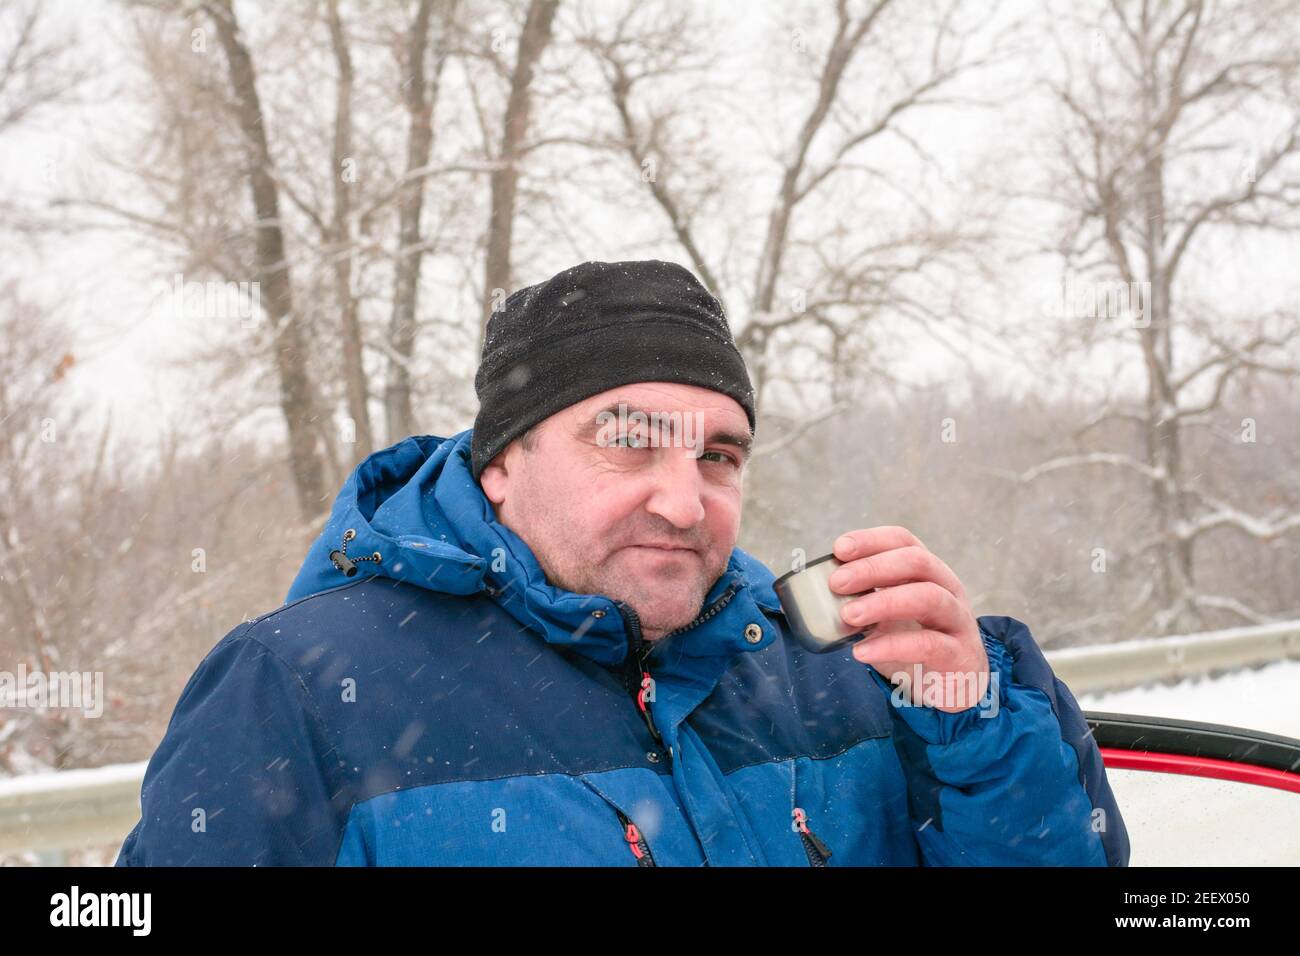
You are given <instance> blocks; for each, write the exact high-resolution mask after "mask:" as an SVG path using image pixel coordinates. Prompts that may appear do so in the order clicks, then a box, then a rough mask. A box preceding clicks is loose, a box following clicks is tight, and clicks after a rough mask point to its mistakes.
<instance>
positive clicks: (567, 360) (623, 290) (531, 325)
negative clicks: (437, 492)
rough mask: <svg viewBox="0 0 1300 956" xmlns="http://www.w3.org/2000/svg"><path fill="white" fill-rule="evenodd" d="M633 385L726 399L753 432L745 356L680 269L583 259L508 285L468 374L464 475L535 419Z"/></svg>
mask: <svg viewBox="0 0 1300 956" xmlns="http://www.w3.org/2000/svg"><path fill="white" fill-rule="evenodd" d="M634 382H680V383H682V384H684V385H698V386H700V387H702V388H708V389H712V390H713V391H716V392H721V393H722V394H724V395H729V396H731V397H732V398H734V399H735V400H736V401H737V402H738V403H739V404H740V405H741V406H742V407H743V408H744V409H745V414H746V415H748V416H749V428H750V432H751V433H752V432H753V431H754V429H755V421H754V389H753V386H751V385H750V383H749V373H748V372H747V371H746V369H745V360H744V359H743V358H742V357H741V355H740V351H739V349H737V348H736V343H735V340H734V339H733V338H732V336H731V329H730V327H729V326H728V325H727V318H726V316H725V315H723V313H722V306H721V305H720V304H719V302H718V300H717V299H716V298H714V297H713V296H712V295H710V294H709V291H708V290H707V289H705V288H704V286H703V285H702V284H701V283H700V281H699V280H698V279H697V278H695V276H694V275H692V274H691V272H690V271H689V270H687V269H685V268H683V267H682V266H680V265H677V264H676V263H674V262H661V261H659V260H657V259H650V260H645V261H637V262H584V263H582V264H580V265H576V266H574V267H573V268H571V269H566V270H565V271H563V272H561V273H560V274H559V275H556V276H554V277H552V278H550V279H548V280H547V281H545V282H539V283H538V284H537V285H530V286H526V287H525V288H523V289H520V290H518V291H517V292H515V293H513V294H512V295H511V296H510V297H509V298H507V299H506V300H505V302H504V303H502V305H501V307H500V308H499V309H497V310H496V311H494V312H493V313H492V315H491V317H490V318H489V319H488V324H487V335H486V336H485V339H484V343H483V355H482V358H481V360H480V362H479V367H478V373H477V374H476V375H475V376H474V390H475V391H476V392H477V393H478V398H479V411H478V417H477V418H476V419H475V420H474V436H473V441H472V443H471V449H470V451H471V458H472V466H473V472H474V477H475V478H476V479H477V478H478V477H479V475H480V474H482V472H483V469H484V468H485V467H487V464H488V462H490V461H491V460H492V459H493V458H495V457H496V455H497V453H498V452H500V451H501V450H502V449H504V448H505V447H506V445H508V444H510V442H511V441H513V440H514V439H515V438H517V437H519V436H520V435H522V434H523V433H524V432H526V431H528V429H530V428H532V427H533V425H535V424H537V423H538V422H540V421H542V420H543V419H546V418H549V417H550V416H551V415H554V414H555V413H556V412H558V411H560V410H561V409H564V408H568V407H569V406H570V405H573V404H575V403H577V402H580V401H582V400H583V399H586V398H590V397H591V396H592V395H598V394H600V393H601V392H604V391H606V390H608V389H611V388H617V387H618V386H619V385H628V384H631V383H634Z"/></svg>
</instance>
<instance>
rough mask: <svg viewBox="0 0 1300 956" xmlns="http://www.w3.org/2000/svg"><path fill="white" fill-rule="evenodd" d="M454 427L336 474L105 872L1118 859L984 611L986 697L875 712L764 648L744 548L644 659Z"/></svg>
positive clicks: (1027, 668)
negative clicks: (294, 567)
mask: <svg viewBox="0 0 1300 956" xmlns="http://www.w3.org/2000/svg"><path fill="white" fill-rule="evenodd" d="M471 434H472V432H471V431H470V430H466V431H463V432H461V433H459V434H457V435H455V436H453V437H451V438H437V437H415V438H408V439H406V440H404V441H402V442H400V443H398V444H397V445H394V446H393V447H391V448H387V449H385V450H383V451H380V452H376V453H375V454H373V455H371V456H370V457H369V458H367V459H366V460H365V461H364V462H362V463H361V465H360V466H359V467H358V468H357V469H356V471H355V472H354V473H353V474H352V476H351V477H350V478H349V479H348V481H347V483H346V484H345V485H344V487H343V490H342V492H341V493H340V494H339V496H338V499H337V501H336V502H335V504H334V508H333V512H332V515H331V517H330V519H329V521H328V523H327V525H326V526H325V529H324V531H323V533H322V534H321V536H320V538H319V540H318V541H317V542H316V543H315V544H314V545H313V547H312V549H311V551H310V553H309V555H308V557H307V560H306V563H305V564H304V565H303V567H302V570H301V572H300V573H299V575H298V577H297V580H295V581H294V583H293V586H292V588H291V590H290V592H289V595H288V603H287V604H285V606H284V607H281V608H280V609H279V610H277V611H273V612H272V613H270V614H267V615H265V616H264V617H260V618H258V619H257V620H254V621H250V622H248V623H245V624H243V625H241V626H239V627H237V628H235V629H234V630H233V631H231V632H230V633H229V634H227V635H226V636H225V637H224V638H223V639H222V640H221V641H220V643H218V644H217V645H216V646H215V647H214V648H213V649H212V651H211V652H210V653H209V654H208V655H207V657H206V658H205V659H204V660H203V662H202V663H201V664H200V665H199V667H198V669H197V670H196V671H195V673H194V675H193V676H192V677H191V678H190V681H189V683H188V684H187V685H186V687H185V689H184V691H183V692H182V693H181V696H180V700H179V701H178V703H177V705H176V709H175V712H174V714H173V715H172V718H171V723H170V725H169V726H168V729H167V732H166V735H165V737H164V738H163V740H162V742H161V744H160V745H159V747H158V749H157V751H156V752H155V753H154V755H153V757H152V759H151V760H150V761H149V765H148V769H147V771H146V774H145V778H144V785H143V789H142V791H141V799H142V813H141V819H140V822H139V823H138V824H137V825H136V826H135V828H134V829H133V830H132V831H131V833H130V834H129V835H128V836H127V838H126V841H125V843H124V845H123V846H122V850H121V853H120V855H119V857H118V860H117V863H118V865H119V866H124V865H125V866H141V865H182V864H216V865H259V866H267V865H284V864H312V865H330V864H333V865H337V866H370V865H394V864H396V865H425V864H428V865H535V864H544V865H593V864H594V865H612V866H633V865H642V866H648V865H658V866H704V865H713V866H754V865H776V866H810V865H811V866H875V865H930V866H939V865H969V864H975V865H1071V866H1074V865H1088V866H1124V865H1127V864H1128V859H1129V842H1128V835H1127V833H1126V831H1125V827H1124V823H1123V820H1122V819H1121V817H1120V813H1119V810H1118V808H1117V807H1116V804H1115V798H1114V796H1113V794H1112V793H1111V788H1110V786H1109V784H1108V782H1107V780H1106V775H1105V772H1104V769H1103V767H1102V760H1101V755H1100V753H1099V752H1098V749H1097V746H1096V744H1095V743H1094V742H1093V740H1092V738H1091V737H1090V736H1089V733H1088V728H1087V726H1086V724H1085V721H1084V718H1083V716H1082V714H1081V712H1080V710H1079V706H1078V704H1077V703H1076V702H1075V699H1074V697H1073V696H1072V695H1071V694H1070V692H1069V690H1067V689H1066V687H1065V685H1064V684H1063V683H1061V681H1059V680H1057V679H1056V678H1055V677H1054V675H1053V674H1052V671H1051V669H1050V668H1049V667H1048V665H1047V662H1046V661H1045V660H1044V658H1043V655H1042V653H1041V652H1040V650H1039V649H1038V647H1037V645H1036V644H1035V642H1034V639H1033V638H1032V637H1031V635H1030V633H1029V631H1028V629H1027V628H1026V627H1025V625H1024V624H1022V623H1020V622H1019V621H1017V620H1014V619H1012V618H1009V617H981V618H980V619H979V623H980V629H981V635H982V639H983V641H984V644H985V647H986V648H987V650H988V655H989V661H990V665H991V666H992V667H993V668H995V669H996V671H997V673H998V681H997V690H996V693H997V701H996V702H994V700H993V697H992V694H993V691H990V694H989V695H988V696H986V698H985V700H984V701H982V702H981V704H980V705H979V706H977V707H972V708H970V709H969V710H966V711H963V712H961V713H956V714H951V713H945V712H942V711H938V710H935V709H932V708H929V707H917V706H907V707H902V706H894V705H893V703H892V702H891V690H892V688H891V685H890V684H889V683H888V681H886V680H885V678H884V677H882V676H881V675H880V674H879V673H877V672H876V671H875V670H874V668H871V667H869V666H867V665H864V664H860V663H858V662H857V661H855V660H854V659H853V657H852V655H851V653H850V652H849V650H848V648H845V649H843V650H841V651H836V652H832V653H828V654H812V653H809V652H807V651H805V650H804V649H803V648H802V647H801V646H800V645H799V644H798V643H796V642H795V641H793V640H792V639H789V638H788V637H787V636H786V630H785V629H786V622H785V618H784V616H783V613H782V611H781V607H780V605H779V603H778V602H777V599H776V595H775V593H774V592H773V590H772V582H773V575H772V573H771V572H770V571H769V570H768V569H767V568H766V567H764V566H763V565H762V564H761V563H760V562H758V561H756V560H755V559H754V558H752V557H751V556H749V555H747V554H746V553H745V552H744V551H742V550H740V549H739V548H737V549H735V551H734V552H733V553H732V556H731V559H730V562H729V565H728V568H727V570H726V572H725V573H724V574H723V575H722V576H721V577H720V578H719V579H718V581H717V582H716V583H715V584H714V585H713V588H712V590H711V591H710V593H709V594H708V596H707V599H706V601H705V605H704V609H703V610H702V613H701V614H700V616H699V618H697V620H696V621H695V622H694V623H693V624H692V625H690V626H688V627H687V628H686V629H684V630H681V631H680V632H679V633H675V634H674V635H671V636H669V637H667V638H664V639H662V640H659V641H655V642H653V643H652V644H644V643H643V642H642V641H641V634H640V630H639V621H638V620H637V618H636V616H635V612H634V611H633V610H632V609H630V608H629V607H627V606H626V605H623V604H621V602H615V601H612V600H611V599H609V598H607V597H604V596H601V595H591V594H575V593H572V592H568V591H564V590H561V589H557V588H555V587H553V586H551V585H550V584H548V583H547V581H546V578H545V576H544V574H543V572H542V570H541V568H540V566H539V565H538V563H537V560H536V559H535V557H534V556H533V554H532V552H531V551H530V549H529V548H528V546H527V545H526V544H525V543H524V541H523V540H522V539H521V538H519V537H518V536H517V535H515V534H514V533H513V532H512V531H510V529H508V528H506V527H505V526H504V525H501V524H499V523H498V522H497V521H496V519H495V515H494V512H493V510H492V507H491V505H490V503H489V502H488V500H487V499H486V497H485V496H484V495H483V492H482V490H481V488H480V486H479V484H478V483H477V482H476V481H475V480H474V478H473V476H472V474H471V472H470V437H471ZM331 555H332V556H331ZM349 575H350V576H349ZM644 649H648V656H646V657H645V660H644V665H643V666H642V665H640V664H639V663H638V658H639V657H640V656H641V652H642V651H643V650H644ZM633 651H635V653H634V652H633ZM647 676H648V679H647ZM639 702H644V711H643V708H642V706H641V705H640V703H639Z"/></svg>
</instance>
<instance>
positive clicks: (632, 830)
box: [614, 807, 658, 866]
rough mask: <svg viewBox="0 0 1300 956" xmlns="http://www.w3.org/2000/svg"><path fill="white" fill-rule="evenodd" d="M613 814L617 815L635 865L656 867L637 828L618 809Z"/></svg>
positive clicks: (647, 844)
mask: <svg viewBox="0 0 1300 956" xmlns="http://www.w3.org/2000/svg"><path fill="white" fill-rule="evenodd" d="M614 812H615V813H617V814H618V821H619V823H621V824H623V839H624V840H626V841H627V847H628V849H629V850H631V851H632V855H633V856H634V857H636V865H637V866H658V864H657V863H655V858H654V855H653V854H651V852H650V844H649V843H647V842H646V840H645V837H643V836H642V835H641V831H640V830H639V829H638V828H637V825H636V824H635V823H633V822H632V821H631V820H630V819H629V818H628V816H627V814H625V813H624V812H623V811H622V810H620V809H619V808H618V807H615V808H614Z"/></svg>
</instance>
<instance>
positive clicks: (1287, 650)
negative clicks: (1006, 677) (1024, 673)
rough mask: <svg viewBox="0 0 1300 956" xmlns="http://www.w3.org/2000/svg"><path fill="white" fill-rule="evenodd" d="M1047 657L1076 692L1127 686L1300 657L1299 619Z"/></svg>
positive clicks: (1077, 649)
mask: <svg viewBox="0 0 1300 956" xmlns="http://www.w3.org/2000/svg"><path fill="white" fill-rule="evenodd" d="M1044 656H1046V658H1047V662H1048V663H1049V664H1051V665H1052V670H1053V671H1055V672H1056V676H1057V677H1059V678H1060V679H1061V680H1062V681H1064V682H1065V685H1066V686H1067V687H1069V688H1070V691H1071V692H1072V693H1073V694H1074V695H1075V696H1078V695H1079V694H1091V693H1098V692H1101V691H1112V690H1122V689H1124V688H1126V687H1138V686H1141V685H1142V684H1149V683H1153V682H1155V681H1163V680H1181V679H1183V678H1186V677H1198V676H1204V675H1208V674H1212V673H1215V672H1220V671H1229V670H1236V669H1239V668H1243V667H1253V666H1257V665H1260V664H1272V663H1276V662H1278V661H1282V660H1286V659H1288V658H1291V659H1300V621H1283V622H1280V623H1277V624H1262V625H1255V626H1251V627H1235V628H1230V629H1228V630H1223V631H1206V632H1204V633H1202V634H1184V635H1182V636H1179V637H1161V638H1139V639H1137V640H1132V641H1117V642H1115V643H1113V644H1101V645H1098V646H1096V647H1071V648H1066V649H1065V650H1060V651H1049V652H1047V653H1046V654H1045V655H1044Z"/></svg>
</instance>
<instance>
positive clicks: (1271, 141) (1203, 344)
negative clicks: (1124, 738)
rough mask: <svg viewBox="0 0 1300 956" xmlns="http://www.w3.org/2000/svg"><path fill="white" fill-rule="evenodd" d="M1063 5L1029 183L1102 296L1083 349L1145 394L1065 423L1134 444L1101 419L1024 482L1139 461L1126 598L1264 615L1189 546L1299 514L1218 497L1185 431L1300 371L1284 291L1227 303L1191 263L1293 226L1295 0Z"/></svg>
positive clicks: (1181, 614)
mask: <svg viewBox="0 0 1300 956" xmlns="http://www.w3.org/2000/svg"><path fill="white" fill-rule="evenodd" d="M1058 12H1059V13H1060V17H1061V19H1060V20H1059V23H1060V27H1059V29H1057V30H1054V31H1053V36H1054V38H1055V42H1056V47H1055V49H1056V51H1057V53H1058V56H1057V58H1056V62H1057V63H1059V64H1060V67H1061V70H1062V75H1059V76H1057V77H1055V78H1053V79H1052V81H1051V82H1052V90H1053V96H1054V99H1055V101H1056V103H1057V105H1058V107H1059V108H1060V111H1061V115H1062V116H1063V117H1064V125H1063V127H1062V128H1061V129H1060V135H1059V136H1058V138H1057V152H1056V156H1055V164H1054V166H1053V167H1052V169H1051V171H1050V174H1049V179H1048V181H1047V183H1046V185H1045V186H1044V187H1043V188H1042V189H1041V190H1040V191H1038V192H1037V193H1036V195H1038V196H1039V197H1040V198H1045V199H1047V200H1048V201H1049V202H1051V203H1053V204H1055V205H1056V206H1057V207H1058V208H1059V209H1060V210H1062V212H1063V216H1062V221H1061V231H1060V241H1059V244H1058V246H1057V250H1058V251H1059V254H1060V255H1061V256H1062V258H1063V261H1064V262H1065V263H1066V265H1067V267H1068V268H1071V269H1073V270H1074V272H1073V275H1075V276H1077V280H1073V281H1077V282H1080V283H1088V284H1090V285H1089V287H1090V288H1091V289H1092V290H1093V292H1094V294H1093V296H1092V299H1093V300H1095V302H1096V303H1098V308H1097V310H1096V311H1095V312H1094V311H1093V309H1092V307H1091V304H1090V305H1089V307H1088V308H1087V310H1086V312H1087V314H1088V315H1089V317H1090V318H1091V317H1093V316H1094V315H1095V316H1096V318H1099V319H1101V320H1103V321H1100V322H1097V321H1092V322H1088V323H1086V324H1084V325H1083V326H1082V327H1081V328H1079V329H1078V334H1079V336H1080V343H1079V344H1082V345H1094V344H1096V343H1098V342H1101V343H1103V344H1105V345H1108V346H1110V347H1113V348H1114V349H1116V350H1117V351H1118V354H1121V355H1122V354H1124V353H1128V354H1131V355H1133V356H1135V358H1137V360H1138V361H1137V362H1136V363H1135V364H1136V365H1137V367H1138V368H1139V369H1140V377H1141V379H1142V380H1143V381H1144V391H1145V394H1144V395H1142V396H1141V397H1140V398H1130V397H1128V396H1125V395H1122V394H1121V395H1116V396H1110V397H1108V398H1107V399H1106V400H1105V401H1104V402H1103V404H1102V405H1101V407H1099V408H1098V409H1097V412H1096V414H1095V415H1094V416H1093V417H1092V418H1091V419H1090V420H1089V421H1088V422H1087V423H1086V424H1085V425H1084V427H1083V428H1082V429H1080V430H1078V431H1077V432H1076V433H1075V434H1074V435H1073V436H1072V437H1073V438H1074V439H1075V440H1082V439H1083V438H1084V437H1086V436H1088V434H1089V433H1090V432H1092V430H1093V429H1099V428H1101V427H1110V426H1117V427H1121V428H1124V429H1131V430H1132V432H1131V434H1132V435H1133V436H1134V437H1136V439H1137V444H1138V446H1139V447H1140V448H1141V449H1142V452H1141V453H1140V454H1137V455H1134V454H1131V453H1130V452H1129V451H1128V449H1127V448H1124V447H1122V439H1123V438H1124V437H1125V436H1126V434H1127V433H1126V432H1125V431H1119V432H1114V431H1112V432H1111V435H1112V438H1111V440H1112V441H1114V440H1115V438H1120V439H1121V447H1120V449H1119V450H1102V449H1096V448H1092V449H1089V448H1087V447H1082V446H1076V447H1074V448H1070V449H1066V450H1065V451H1063V452H1062V454H1060V455H1058V456H1055V457H1053V458H1051V459H1050V460H1047V461H1044V462H1041V463H1040V464H1038V465H1037V466H1035V467H1034V468H1031V469H1029V470H1027V471H1025V472H1023V473H1021V474H1020V475H1018V479H1019V480H1020V481H1021V482H1029V481H1034V480H1036V479H1039V478H1043V477H1045V476H1047V475H1049V474H1053V473H1055V472H1058V471H1060V470H1061V469H1066V468H1076V467H1085V466H1086V467H1101V468H1106V469H1110V470H1111V471H1112V472H1116V473H1127V474H1129V475H1132V476H1133V477H1134V478H1136V480H1137V481H1138V482H1139V483H1140V486H1141V487H1142V488H1144V490H1145V494H1146V495H1147V497H1148V500H1149V502H1150V513H1151V522H1152V528H1151V529H1150V533H1149V534H1146V535H1144V536H1141V537H1140V538H1139V539H1138V540H1136V541H1134V542H1133V543H1132V545H1131V546H1129V547H1128V548H1126V549H1124V551H1123V553H1122V554H1121V555H1120V558H1121V560H1122V561H1123V562H1124V564H1125V566H1126V567H1129V568H1134V569H1136V568H1139V567H1141V566H1143V565H1144V564H1145V563H1148V562H1149V565H1150V567H1151V570H1152V574H1151V576H1150V577H1149V578H1148V579H1147V580H1146V582H1145V586H1144V587H1143V588H1142V590H1141V591H1140V592H1139V593H1138V594H1137V596H1136V598H1135V599H1134V607H1135V608H1140V607H1146V608H1148V610H1149V611H1150V616H1149V618H1148V625H1149V627H1150V628H1152V629H1153V630H1154V631H1156V632H1158V633H1159V632H1169V631H1188V630H1194V629H1198V628H1200V627H1202V626H1204V623H1205V612H1207V611H1213V610H1217V611H1223V612H1227V613H1228V614H1229V615H1230V616H1232V617H1236V618H1238V619H1245V620H1247V621H1252V622H1256V623H1258V622H1261V621H1264V620H1266V619H1267V616H1266V615H1264V614H1262V613H1260V612H1259V611H1257V610H1255V609H1254V608H1252V607H1250V606H1249V605H1248V604H1247V603H1246V602H1244V601H1242V600H1239V599H1238V598H1237V597H1236V596H1234V595H1232V594H1227V593H1222V592H1219V593H1215V591H1214V590H1210V589H1207V588H1206V586H1205V583H1204V582H1203V581H1201V580H1199V579H1198V574H1197V547H1198V545H1200V544H1203V543H1204V542H1205V541H1206V540H1207V538H1208V536H1209V535H1211V534H1212V533H1214V532H1216V531H1219V530H1220V529H1229V528H1230V529H1233V530H1234V531H1236V532H1237V533H1239V534H1244V535H1246V536H1248V537H1250V538H1253V539H1255V540H1257V541H1259V542H1267V541H1271V540H1274V539H1277V538H1278V537H1279V536H1281V535H1284V534H1287V533H1288V532H1291V531H1293V530H1295V529H1298V528H1300V512H1298V511H1295V510H1293V509H1291V508H1289V507H1286V506H1279V507H1277V508H1274V509H1273V510H1272V511H1270V512H1268V513H1266V514H1262V515H1257V514H1252V513H1250V511H1249V509H1248V508H1245V507H1243V506H1240V505H1237V504H1234V503H1233V501H1232V500H1231V499H1232V498H1234V497H1236V496H1237V490H1236V489H1227V495H1226V496H1221V495H1220V494H1216V493H1214V492H1213V491H1212V490H1211V489H1210V487H1209V486H1208V484H1207V481H1206V479H1205V477H1204V473H1205V471H1206V463H1205V462H1202V461H1195V460H1192V459H1191V458H1190V456H1189V454H1188V452H1187V445H1188V441H1189V438H1190V436H1191V435H1192V433H1193V430H1196V429H1203V428H1211V427H1213V426H1214V419H1215V416H1216V413H1220V412H1221V411H1222V410H1223V409H1224V408H1225V406H1224V400H1225V397H1226V396H1228V395H1229V394H1230V392H1231V389H1232V388H1233V387H1234V384H1236V383H1239V382H1241V381H1243V380H1247V379H1249V378H1251V377H1254V376H1259V375H1277V376H1283V377H1287V378H1291V377H1294V376H1296V374H1297V372H1300V361H1298V360H1297V355H1296V350H1295V345H1296V343H1297V340H1298V339H1300V324H1297V323H1296V321H1295V316H1294V305H1293V304H1292V305H1291V307H1290V308H1278V309H1275V310H1273V311H1268V310H1265V311H1263V312H1260V311H1242V310H1236V311H1234V310H1232V309H1231V306H1230V303H1229V300H1228V298H1227V297H1225V296H1223V295H1222V291H1221V290H1219V289H1214V288H1213V287H1210V288H1208V289H1207V285H1206V283H1205V282H1204V281H1203V280H1202V279H1201V278H1200V276H1199V275H1198V271H1199V268H1198V265H1197V264H1196V263H1195V260H1196V257H1197V255H1198V254H1199V255H1200V256H1201V257H1202V258H1205V257H1207V256H1212V255H1214V254H1215V251H1216V250H1220V251H1221V250H1222V249H1223V248H1224V247H1225V244H1226V243H1231V242H1233V241H1234V237H1241V236H1244V235H1247V234H1249V233H1258V232H1264V233H1275V234H1276V233H1280V234H1284V235H1285V234H1287V233H1291V234H1294V232H1293V231H1294V230H1296V229H1297V228H1300V165H1298V164H1297V160H1298V159H1300V115H1298V114H1297V112H1296V109H1295V103H1296V101H1297V82H1298V81H1300V5H1297V4H1296V3H1294V2H1282V0H1273V2H1265V3H1247V4H1239V3H1207V2H1201V0H1185V2H1180V3H1177V4H1148V3H1128V2H1121V0H1113V2H1111V3H1109V5H1108V6H1107V8H1106V9H1105V10H1104V11H1103V12H1102V17H1101V19H1100V20H1097V21H1094V20H1089V19H1085V18H1084V16H1083V15H1080V14H1078V13H1077V12H1075V11H1072V10H1066V9H1062V10H1060V11H1058ZM1207 292H1208V295H1207V294H1206V293H1207ZM1121 294H1122V296H1121ZM1079 298H1080V299H1081V301H1082V300H1083V299H1084V298H1085V297H1082V296H1080V297H1079ZM1244 425H1245V422H1243V426H1244ZM1243 435H1244V433H1243ZM1243 435H1238V436H1237V438H1236V441H1235V444H1236V445H1237V447H1241V445H1242V437H1243ZM1251 440H1252V438H1251V437H1249V436H1245V441H1247V442H1249V441H1251Z"/></svg>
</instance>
